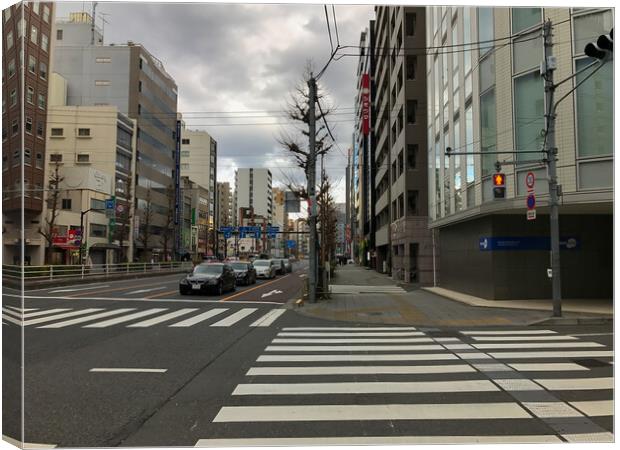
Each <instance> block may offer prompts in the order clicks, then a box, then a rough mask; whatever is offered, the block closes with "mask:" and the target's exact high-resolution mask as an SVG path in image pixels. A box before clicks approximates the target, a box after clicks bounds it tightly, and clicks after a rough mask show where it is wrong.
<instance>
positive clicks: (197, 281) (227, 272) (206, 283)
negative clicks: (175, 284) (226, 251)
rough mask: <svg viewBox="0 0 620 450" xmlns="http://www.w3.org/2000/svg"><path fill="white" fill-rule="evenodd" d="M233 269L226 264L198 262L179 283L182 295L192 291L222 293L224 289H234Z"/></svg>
mask: <svg viewBox="0 0 620 450" xmlns="http://www.w3.org/2000/svg"><path fill="white" fill-rule="evenodd" d="M235 285H236V282H235V271H234V270H233V268H232V267H230V265H228V264H217V263H213V264H205V263H203V264H199V265H197V266H196V267H194V270H193V271H192V272H191V273H190V274H188V275H187V276H186V277H185V278H183V279H182V280H181V282H180V283H179V292H180V293H181V294H182V295H185V294H191V293H192V292H198V293H206V292H208V291H210V292H214V293H216V294H217V295H222V294H223V293H224V292H225V291H229V290H230V291H234V290H235Z"/></svg>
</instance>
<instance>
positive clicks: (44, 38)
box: [41, 33, 50, 52]
mask: <svg viewBox="0 0 620 450" xmlns="http://www.w3.org/2000/svg"><path fill="white" fill-rule="evenodd" d="M49 44H50V38H49V37H47V34H43V33H41V50H43V51H44V52H47V50H48V48H49Z"/></svg>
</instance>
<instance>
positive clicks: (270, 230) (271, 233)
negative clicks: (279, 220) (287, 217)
mask: <svg viewBox="0 0 620 450" xmlns="http://www.w3.org/2000/svg"><path fill="white" fill-rule="evenodd" d="M278 231H280V227H267V237H268V238H269V239H275V237H276V235H277V234H278Z"/></svg>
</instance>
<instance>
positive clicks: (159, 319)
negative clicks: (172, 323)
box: [127, 308, 198, 328]
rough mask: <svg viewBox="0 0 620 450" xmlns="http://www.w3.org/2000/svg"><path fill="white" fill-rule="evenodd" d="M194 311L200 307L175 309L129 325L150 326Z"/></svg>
mask: <svg viewBox="0 0 620 450" xmlns="http://www.w3.org/2000/svg"><path fill="white" fill-rule="evenodd" d="M193 311H198V308H183V309H179V310H178V311H173V312H171V313H168V314H164V315H163V316H159V317H155V318H153V319H147V320H143V321H142V322H138V323H132V324H131V325H127V326H128V327H142V328H144V327H150V326H151V325H155V324H158V323H162V322H165V321H166V320H170V319H174V318H175V317H179V316H182V315H184V314H189V313H191V312H193Z"/></svg>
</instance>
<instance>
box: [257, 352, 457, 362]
mask: <svg viewBox="0 0 620 450" xmlns="http://www.w3.org/2000/svg"><path fill="white" fill-rule="evenodd" d="M449 359H458V357H457V356H456V355H454V354H452V353H429V354H419V355H407V354H405V355H402V354H392V355H350V354H340V355H261V356H259V357H258V359H257V360H256V361H258V362H301V361H303V362H307V361H442V360H449Z"/></svg>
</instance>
